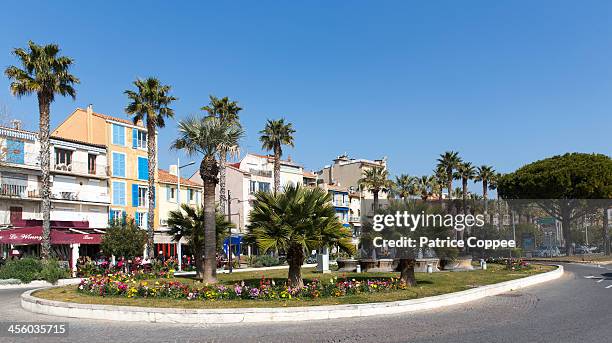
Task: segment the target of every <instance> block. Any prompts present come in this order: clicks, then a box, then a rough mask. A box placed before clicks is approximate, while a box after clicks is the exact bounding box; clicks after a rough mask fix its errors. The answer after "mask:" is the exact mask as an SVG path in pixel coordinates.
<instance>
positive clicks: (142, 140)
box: [136, 130, 147, 149]
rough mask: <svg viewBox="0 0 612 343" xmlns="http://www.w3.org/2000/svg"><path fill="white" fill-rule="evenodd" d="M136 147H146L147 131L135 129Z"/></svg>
mask: <svg viewBox="0 0 612 343" xmlns="http://www.w3.org/2000/svg"><path fill="white" fill-rule="evenodd" d="M136 147H137V148H139V149H146V148H147V133H146V132H144V131H140V130H136Z"/></svg>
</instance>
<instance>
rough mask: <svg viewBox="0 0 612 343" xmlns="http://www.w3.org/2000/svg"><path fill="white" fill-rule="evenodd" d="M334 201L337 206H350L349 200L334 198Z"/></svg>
mask: <svg viewBox="0 0 612 343" xmlns="http://www.w3.org/2000/svg"><path fill="white" fill-rule="evenodd" d="M332 203H333V205H334V206H337V207H349V203H348V201H339V200H334V201H332Z"/></svg>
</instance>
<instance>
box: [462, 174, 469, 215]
mask: <svg viewBox="0 0 612 343" xmlns="http://www.w3.org/2000/svg"><path fill="white" fill-rule="evenodd" d="M467 189H468V179H467V178H462V179H461V195H462V198H463V205H462V206H463V214H464V215H465V214H467Z"/></svg>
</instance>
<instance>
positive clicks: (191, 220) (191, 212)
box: [168, 204, 235, 279]
mask: <svg viewBox="0 0 612 343" xmlns="http://www.w3.org/2000/svg"><path fill="white" fill-rule="evenodd" d="M215 224H216V225H215V231H216V237H217V241H216V242H217V243H216V250H217V251H218V250H221V248H222V246H223V240H224V239H225V237H227V232H228V231H229V229H230V228H232V227H234V226H235V225H234V224H232V223H230V222H228V221H227V220H226V217H225V216H224V215H222V214H221V213H217V214H216V216H215ZM205 226H206V225H205V221H204V207H203V206H198V207H193V206H189V205H187V204H182V205H181V210H174V211H170V213H169V214H168V227H169V231H168V234H169V235H170V236H172V240H173V241H175V242H179V241H180V240H181V238H183V237H185V238H186V239H187V240H188V242H189V246H190V247H191V251H194V252H198V251H202V248H203V246H204V240H205V238H204V230H202V228H203V227H205ZM194 256H195V264H196V273H197V275H196V277H197V278H198V279H202V278H203V277H204V264H203V263H202V255H201V254H197V253H196V254H195V255H194Z"/></svg>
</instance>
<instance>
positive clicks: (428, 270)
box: [427, 263, 433, 274]
mask: <svg viewBox="0 0 612 343" xmlns="http://www.w3.org/2000/svg"><path fill="white" fill-rule="evenodd" d="M427 273H428V274H431V273H433V266H432V265H431V263H429V264H427Z"/></svg>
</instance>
